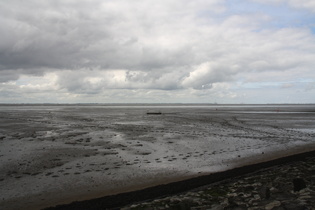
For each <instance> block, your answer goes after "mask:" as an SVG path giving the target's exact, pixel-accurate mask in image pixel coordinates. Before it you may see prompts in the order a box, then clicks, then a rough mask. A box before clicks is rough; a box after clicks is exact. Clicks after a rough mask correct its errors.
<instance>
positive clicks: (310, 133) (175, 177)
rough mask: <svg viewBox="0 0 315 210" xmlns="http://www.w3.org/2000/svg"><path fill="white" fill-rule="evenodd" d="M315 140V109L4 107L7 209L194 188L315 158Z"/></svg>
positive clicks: (2, 184) (0, 143)
mask: <svg viewBox="0 0 315 210" xmlns="http://www.w3.org/2000/svg"><path fill="white" fill-rule="evenodd" d="M148 113H159V114H148ZM314 137H315V106H314V105H288V104H286V105H279V104H277V105H209V104H208V105H207V104H204V105H179V104H178V105H147V104H146V105H82V104H81V105H1V106H0V206H1V208H3V209H21V208H23V209H41V208H46V207H50V206H55V205H59V204H66V203H70V202H73V201H78V200H87V199H92V198H97V197H102V196H106V195H114V194H119V193H122V192H129V191H134V190H140V189H144V188H147V187H151V186H156V185H159V184H167V183H171V182H174V181H181V180H186V179H189V178H192V177H197V176H202V175H207V174H212V173H215V172H220V171H225V170H229V169H233V168H236V167H240V166H245V165H250V164H253V163H259V162H264V161H270V160H273V159H277V158H280V157H285V156H288V155H292V154H298V153H303V152H307V151H313V150H315V138H314Z"/></svg>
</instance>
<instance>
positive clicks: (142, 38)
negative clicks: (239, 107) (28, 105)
mask: <svg viewBox="0 0 315 210" xmlns="http://www.w3.org/2000/svg"><path fill="white" fill-rule="evenodd" d="M253 1H254V0H253ZM256 1H259V0H256ZM264 2H265V3H272V2H273V3H275V2H276V3H277V2H278V3H280V2H284V0H283V1H281V0H280V1H264ZM287 2H288V3H289V4H290V5H291V6H292V7H303V8H306V7H307V8H308V9H312V8H313V4H312V3H311V1H306V0H305V1H299V2H300V3H298V1H293V0H291V1H289V0H288V1H287ZM227 9H228V8H227V7H225V1H219V0H212V1H206V0H198V1H188V0H187V1H186V0H185V1H179V0H171V1H166V0H165V1H144V0H142V1H136V2H130V1H127V0H118V1H100V0H93V1H80V2H77V1H36V0H33V1H28V2H21V1H16V0H13V1H7V2H4V1H3V2H1V3H0V24H1V26H2V27H1V28H0V33H1V34H2V35H1V41H0V82H1V88H2V89H1V90H2V91H3V93H4V92H6V94H7V95H10V94H16V95H17V96H19V95H20V96H21V97H24V96H25V95H26V94H41V93H43V94H45V92H46V93H48V92H50V93H51V92H55V93H56V95H55V96H54V97H56V99H55V100H57V99H58V97H59V100H65V99H66V98H67V96H68V98H71V97H72V98H73V100H85V99H84V97H86V98H88V100H92V99H93V100H101V99H102V100H104V102H110V101H108V100H111V99H112V98H115V97H116V98H117V100H118V99H119V98H121V97H126V98H128V99H129V100H131V101H133V100H140V101H141V100H142V99H143V100H149V99H151V100H152V98H156V97H160V98H161V100H162V98H164V99H165V100H175V99H174V98H176V97H177V98H178V100H186V99H185V98H186V96H187V97H188V96H189V97H191V98H194V97H199V98H200V99H198V100H199V101H203V100H206V98H207V97H208V96H209V95H212V99H211V100H215V98H223V97H226V98H227V99H233V100H234V99H235V100H236V99H237V98H238V97H240V96H241V95H242V94H241V93H238V92H237V91H235V89H237V88H236V86H235V84H241V83H242V84H245V83H251V82H259V81H275V82H277V81H278V82H285V81H289V82H290V83H292V84H293V83H294V81H295V80H297V79H299V78H300V79H301V78H314V71H313V67H314V66H315V37H314V34H313V33H311V31H310V30H309V29H308V28H306V27H304V28H298V27H291V28H285V27H281V28H276V27H265V26H266V23H268V22H270V21H273V19H272V18H270V17H269V16H268V15H266V14H264V13H263V12H262V13H259V14H253V13H247V14H239V13H238V14H233V12H232V11H227ZM293 88H299V87H298V86H294V87H292V89H293ZM125 93H128V94H125ZM111 94H112V95H111ZM0 95H1V94H0ZM70 95H71V97H70ZM150 95H151V96H154V97H151V96H150ZM133 96H134V97H133ZM0 97H1V96H0ZM5 97H7V96H3V99H4V98H5ZM210 98H211V97H210ZM209 100H210V99H209Z"/></svg>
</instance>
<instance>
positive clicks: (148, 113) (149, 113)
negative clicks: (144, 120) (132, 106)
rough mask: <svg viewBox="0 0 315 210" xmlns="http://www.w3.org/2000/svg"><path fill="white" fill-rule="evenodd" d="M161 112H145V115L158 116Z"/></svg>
mask: <svg viewBox="0 0 315 210" xmlns="http://www.w3.org/2000/svg"><path fill="white" fill-rule="evenodd" d="M160 114H162V112H147V115H160Z"/></svg>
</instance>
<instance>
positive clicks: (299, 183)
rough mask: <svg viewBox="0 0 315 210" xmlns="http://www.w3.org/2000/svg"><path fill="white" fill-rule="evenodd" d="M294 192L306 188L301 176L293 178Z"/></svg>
mask: <svg viewBox="0 0 315 210" xmlns="http://www.w3.org/2000/svg"><path fill="white" fill-rule="evenodd" d="M293 186H294V192H297V191H300V190H303V189H304V188H306V184H305V181H304V180H303V179H302V178H296V179H293Z"/></svg>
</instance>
